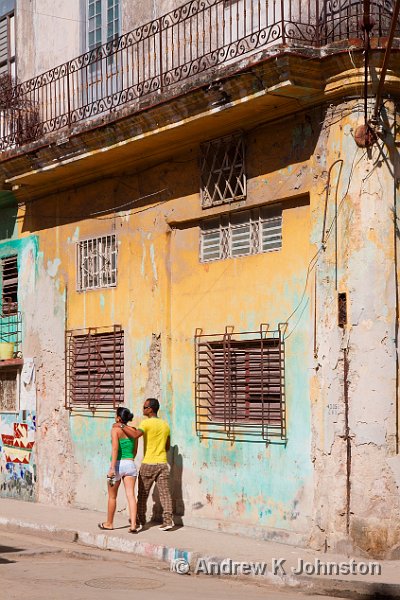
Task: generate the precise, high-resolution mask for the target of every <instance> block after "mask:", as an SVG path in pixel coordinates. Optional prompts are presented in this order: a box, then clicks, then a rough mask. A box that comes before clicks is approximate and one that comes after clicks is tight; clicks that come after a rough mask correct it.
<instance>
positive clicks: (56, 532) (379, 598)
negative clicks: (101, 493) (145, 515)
mask: <svg viewBox="0 0 400 600" xmlns="http://www.w3.org/2000/svg"><path fill="white" fill-rule="evenodd" d="M0 529H4V530H7V531H13V532H16V533H25V534H31V535H37V536H39V537H41V538H44V539H46V538H47V539H52V540H57V541H61V542H68V543H76V544H79V545H81V546H86V547H90V548H97V549H99V550H110V551H116V552H124V553H129V554H135V555H137V556H143V557H145V558H149V559H155V560H158V561H162V562H165V563H168V564H169V565H172V564H173V562H174V561H177V560H179V559H180V560H182V561H184V562H185V563H186V565H187V569H186V570H185V571H181V573H182V574H183V573H185V574H186V573H188V571H190V570H192V571H193V572H194V570H195V567H196V565H197V562H198V560H199V559H202V560H204V561H206V562H212V563H216V564H218V565H219V564H221V563H223V562H226V561H229V560H232V559H229V558H226V557H225V558H221V557H217V556H204V554H201V553H200V552H195V551H192V550H183V549H182V548H175V547H173V546H166V545H164V544H153V543H151V542H145V541H140V540H138V539H134V540H132V539H128V538H120V537H113V536H112V535H110V534H104V533H89V532H86V531H76V530H73V529H62V528H58V527H56V526H54V525H40V524H38V523H32V522H28V521H23V520H20V519H8V518H5V517H0ZM177 573H179V570H177ZM199 575H201V574H199ZM206 576H207V575H206ZM218 577H221V578H222V577H225V578H229V579H231V578H232V577H233V578H234V579H239V580H242V581H243V580H245V581H249V577H251V578H252V579H253V580H255V581H257V583H266V584H268V585H273V586H279V587H280V588H283V587H286V588H291V589H293V588H297V589H303V590H305V591H308V592H309V593H312V594H321V595H330V596H340V597H342V598H355V599H356V600H391V599H399V600H400V584H391V583H384V582H382V583H379V582H377V583H375V582H366V581H358V580H344V579H321V577H313V576H304V575H299V576H295V575H293V574H292V575H290V576H289V575H275V574H272V573H268V572H267V573H265V574H257V575H256V574H250V575H244V574H240V573H239V574H237V575H234V576H230V575H226V576H223V575H219V576H218Z"/></svg>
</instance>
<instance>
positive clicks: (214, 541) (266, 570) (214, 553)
mask: <svg viewBox="0 0 400 600" xmlns="http://www.w3.org/2000/svg"><path fill="white" fill-rule="evenodd" d="M104 519H105V515H104V513H100V512H96V511H89V510H81V509H77V508H65V507H57V506H49V505H44V504H39V503H33V502H32V503H30V502H20V501H17V500H10V499H5V498H3V499H0V535H3V534H4V535H5V534H7V535H8V534H9V533H10V532H14V533H18V534H24V535H26V534H30V535H32V536H33V537H38V538H40V539H46V540H48V541H49V542H52V543H53V542H57V543H58V542H63V543H64V544H67V545H71V547H72V548H74V551H75V552H77V551H83V550H85V552H88V551H89V548H90V551H94V549H96V551H97V550H98V549H100V550H108V551H110V550H111V551H112V552H105V553H104V554H105V555H107V556H116V555H117V554H118V555H119V556H125V558H124V561H128V560H131V561H134V563H133V566H132V565H131V566H132V568H137V567H136V565H138V564H139V563H138V561H140V560H149V559H150V560H152V561H153V562H151V565H153V566H152V567H149V568H151V569H153V570H154V572H159V570H160V569H161V570H162V571H163V573H164V575H165V569H167V572H168V577H171V578H172V579H171V581H173V582H175V583H174V585H176V588H177V589H181V588H182V589H183V588H185V586H190V585H192V584H191V583H190V581H191V580H194V581H198V582H201V587H202V589H203V586H204V593H207V589H208V588H207V586H213V585H219V583H220V581H221V580H220V579H219V578H218V577H216V576H215V573H220V574H222V575H224V576H225V579H224V581H225V583H224V587H223V589H224V590H225V589H229V586H230V585H233V583H235V584H236V583H237V579H240V580H241V582H242V584H243V585H251V586H254V585H255V584H257V585H259V586H265V585H266V586H271V585H275V586H276V592H275V596H273V597H277V596H276V594H277V593H278V592H279V593H283V589H285V590H288V593H289V592H290V593H294V594H295V595H296V597H300V596H299V595H298V594H299V593H300V592H299V591H296V592H295V591H294V589H295V588H297V590H300V589H301V590H302V591H303V592H309V593H312V594H321V595H324V596H325V597H331V596H335V597H347V598H358V599H359V600H363V599H364V598H365V599H370V600H372V599H373V600H378V599H382V600H386V599H389V598H400V561H398V560H393V561H373V560H372V559H367V558H365V557H364V558H362V557H352V556H345V555H334V554H326V553H319V552H315V551H312V550H308V549H304V548H298V547H294V546H288V545H285V544H279V543H274V542H271V541H261V540H253V539H250V538H247V537H243V536H239V535H233V534H227V533H222V532H219V531H207V530H202V529H195V528H193V527H187V526H185V527H178V528H175V529H174V530H172V531H168V532H162V531H159V529H158V527H157V526H155V525H154V524H153V526H151V527H149V528H148V529H146V530H145V531H142V532H140V533H138V534H136V535H133V534H129V533H128V523H127V517H126V514H125V513H118V514H117V517H116V521H115V527H116V529H114V530H113V531H110V532H102V531H100V530H99V529H98V527H97V523H99V522H102V521H104ZM3 545H6V544H4V543H3ZM120 553H124V555H123V554H120ZM12 554H13V553H10V556H12ZM3 559H7V560H10V557H9V556H8V555H5V556H3ZM53 559H54V557H53ZM43 560H44V558H40V562H39V563H38V564H42V561H43ZM73 560H76V559H75V558H73V556H72V555H70V554H68V555H66V554H65V555H63V556H62V557H61V558H60V561H61V562H64V563H68V564H69V565H72V564H73V563H72V562H71V561H73ZM79 560H80V559H79ZM351 560H354V561H355V563H356V564H357V565H364V566H365V565H367V567H368V565H369V564H370V563H373V564H374V565H375V566H378V567H379V571H380V572H379V573H377V572H375V573H373V574H372V573H370V574H361V573H358V574H352V573H349V574H331V575H329V574H324V572H322V573H316V572H315V569H314V572H312V569H311V571H310V572H309V573H305V574H298V573H297V570H298V565H299V563H301V562H303V563H304V564H309V565H311V567H313V565H315V564H317V563H318V561H319V563H320V564H322V565H325V564H327V563H331V564H333V565H338V564H343V563H344V564H349V563H350V561H351ZM24 561H25V563H26V564H28V563H27V562H26V558H24ZM210 561H211V566H212V569H214V567H215V569H214V570H212V569H211V572H212V573H214V576H213V577H210V576H208V575H203V573H204V572H205V570H207V569H208V568H209V566H210ZM229 561H230V562H229ZM232 561H235V565H233V566H234V567H235V569H233V571H232ZM89 562H90V561H89ZM95 562H96V561H95ZM97 562H98V561H97ZM25 563H24V564H25ZM34 563H35V561H33V562H32V565H34ZM236 563H239V570H237V569H236V567H237V564H236ZM240 563H245V566H246V565H247V568H248V567H249V565H253V566H254V565H256V566H257V564H259V565H261V566H262V568H263V571H262V572H258V573H255V572H254V571H253V570H252V567H251V568H250V572H249V570H247V571H244V572H242V570H241V568H240ZM7 564H9V565H10V569H11V564H12V563H4V565H5V566H7ZM17 564H19V562H17ZM79 564H80V563H79ZM124 564H125V563H124ZM140 564H141V563H140ZM274 565H275V567H276V566H277V565H281V566H282V568H279V569H277V570H275V571H274ZM0 566H1V565H0ZM89 566H90V565H89V563H87V567H88V570H90V569H94V566H93V565H92V566H90V569H89ZM171 566H172V567H173V568H174V569H175V571H178V572H179V571H181V572H183V573H188V572H189V574H190V576H187V575H185V576H184V575H180V574H178V573H177V572H173V573H171V572H170V571H169V569H170V568H171ZM199 566H200V568H199ZM226 567H227V569H226ZM18 568H20V567H17V566H16V567H15V571H17V569H18ZM32 568H33V566H32ZM54 568H55V567H54ZM58 568H60V569H61V567H57V569H58ZM68 568H69V567H68ZM71 568H72V567H71ZM77 568H78V567H77ZM115 568H116V565H115V564H114V565H113V569H115ZM66 569H67V567H66ZM80 569H81V570H82V568H80ZM44 570H46V569H44ZM94 570H96V569H94ZM72 572H73V568H72ZM93 572H94V571H93ZM207 572H209V571H207ZM38 573H39V569H38ZM90 573H92V571H90ZM113 573H114V571H112V570H111V569H109V568H108V567H107V569H104V578H105V579H107V578H108V579H107V581H108V583H107V581H104V582H103V583H99V584H96V585H104V586H107V585H111V584H110V581H111V579H112V577H113ZM118 573H119V577H123V575H122V573H121V572H120V571H118ZM198 573H200V575H199V574H198ZM31 574H32V576H34V571H32V572H31ZM234 574H236V575H235V577H233V576H232V575H234ZM135 576H137V577H140V575H139V574H138V572H137V571H136V575H135ZM99 577H100V575H99ZM129 577H131V575H129ZM47 578H48V579H49V578H50V579H51V576H50V575H49V573H48V572H47ZM80 578H81V579H82V580H83V579H84V580H85V581H89V580H91V579H96V576H95V575H93V577H92V576H90V577H85V575H84V574H83V573H81V574H80ZM110 578H111V579H110ZM67 579H68V578H67ZM100 579H101V577H100ZM0 580H2V579H1V578H0ZM189 580H190V581H189ZM214 580H218V581H217V583H215V584H214V583H210V582H211V581H214ZM74 581H75V580H74ZM121 581H122V580H121ZM18 582H19V583H21V585H22V584H23V580H21V581H20V580H19V579H18ZM226 582H228V583H226ZM93 585H94V584H93ZM120 585H125V584H123V582H122V583H121V582H120ZM126 585H128V584H127V583H126ZM143 585H147V584H146V583H145V582H143ZM85 586H86V587H91V585H89V584H86V583H85ZM96 589H102V588H96ZM157 589H159V588H154V590H153V591H154V593H152V596H151V597H152V598H156V597H157V596H156V594H158V593H160V594H161V593H162V592H161V591H160V592H157ZM160 589H161V588H160ZM185 589H186V588H185ZM195 589H197V588H195ZM210 589H211V588H210ZM221 589H222V588H221ZM255 589H256V588H255ZM186 591H187V592H188V593H189V591H190V590H189V589H186ZM212 593H214V590H212V591H210V594H212ZM252 593H253V592H252ZM254 593H256V592H255V591H254ZM229 595H230V597H232V596H231V594H229ZM9 597H10V596H7V598H9ZM20 597H22V596H20ZM61 597H62V596H61ZM78 597H82V598H86V597H88V598H89V597H91V596H85V595H82V596H75V595H74V597H73V600H75V598H78ZM97 597H99V596H97ZM164 597H165V596H164ZM203 597H204V596H203ZM209 597H213V596H212V595H211V596H209ZM218 597H219V596H218ZM254 597H257V596H254ZM263 597H266V596H265V595H263ZM285 597H287V596H285ZM314 597H315V596H314ZM0 598H1V590H0ZM69 600H71V598H70V599H69Z"/></svg>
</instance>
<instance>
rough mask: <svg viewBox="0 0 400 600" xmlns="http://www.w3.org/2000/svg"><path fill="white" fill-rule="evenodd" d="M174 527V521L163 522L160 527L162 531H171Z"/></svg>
mask: <svg viewBox="0 0 400 600" xmlns="http://www.w3.org/2000/svg"><path fill="white" fill-rule="evenodd" d="M173 527H174V525H173V523H163V524H162V525H160V527H159V528H158V529H160V530H161V531H170V529H172V528H173Z"/></svg>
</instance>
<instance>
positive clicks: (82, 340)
mask: <svg viewBox="0 0 400 600" xmlns="http://www.w3.org/2000/svg"><path fill="white" fill-rule="evenodd" d="M66 369H67V372H66V408H69V409H74V408H76V409H79V408H80V409H89V410H93V411H95V410H101V409H110V408H116V407H117V406H118V405H119V404H122V403H123V401H124V332H123V331H122V329H121V327H120V326H119V325H115V326H114V328H113V329H112V330H104V329H99V328H91V329H87V330H78V331H68V332H67V334H66Z"/></svg>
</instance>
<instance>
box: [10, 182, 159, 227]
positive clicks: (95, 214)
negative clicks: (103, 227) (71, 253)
mask: <svg viewBox="0 0 400 600" xmlns="http://www.w3.org/2000/svg"><path fill="white" fill-rule="evenodd" d="M128 187H129V186H128ZM167 191H169V189H168V188H163V189H162V190H157V191H156V192H152V193H151V194H146V195H145V196H140V197H139V198H136V199H135V200H130V201H129V202H125V203H124V204H120V205H119V206H113V207H110V208H108V209H106V210H100V211H96V212H92V213H87V214H80V215H68V216H65V217H63V216H61V215H44V214H40V213H37V212H35V215H34V216H35V217H40V218H41V219H54V220H56V221H59V220H63V219H64V220H68V221H69V220H70V219H87V220H98V221H108V220H112V219H117V218H124V217H126V216H127V215H128V214H137V213H139V212H144V210H149V209H151V208H154V206H158V205H159V204H163V203H164V202H165V200H160V201H158V202H157V203H156V204H155V205H154V204H152V205H151V206H148V207H146V208H145V209H142V210H139V211H133V210H132V211H130V210H127V211H123V212H124V213H125V214H124V215H112V216H109V217H101V216H99V215H103V214H106V213H109V212H111V211H119V210H121V209H122V208H124V207H126V206H130V205H132V204H137V203H138V202H141V201H142V200H146V199H147V198H151V197H153V196H157V195H158V194H161V193H162V192H167ZM25 216H26V211H25V213H24V214H23V215H18V217H17V219H18V220H21V219H24V218H25Z"/></svg>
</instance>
